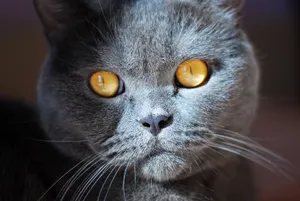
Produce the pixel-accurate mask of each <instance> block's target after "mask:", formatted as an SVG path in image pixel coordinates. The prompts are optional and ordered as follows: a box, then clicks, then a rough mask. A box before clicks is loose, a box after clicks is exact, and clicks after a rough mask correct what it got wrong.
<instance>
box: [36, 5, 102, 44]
mask: <svg viewBox="0 0 300 201" xmlns="http://www.w3.org/2000/svg"><path fill="white" fill-rule="evenodd" d="M95 1H96V0H95ZM101 1H103V0H101ZM88 2H92V3H89V4H88ZM93 3H94V2H93V0H92V1H87V0H34V5H35V8H36V11H37V13H38V15H39V18H40V20H41V22H42V24H43V26H44V30H45V32H46V35H47V37H48V39H49V41H50V43H53V42H57V41H60V40H63V38H64V37H65V34H66V33H67V32H68V30H70V29H71V28H72V27H75V26H76V25H78V24H79V23H81V22H83V21H84V20H85V19H86V18H87V17H88V16H89V15H91V13H92V12H93V10H92V9H90V8H91V7H92V4H93Z"/></svg>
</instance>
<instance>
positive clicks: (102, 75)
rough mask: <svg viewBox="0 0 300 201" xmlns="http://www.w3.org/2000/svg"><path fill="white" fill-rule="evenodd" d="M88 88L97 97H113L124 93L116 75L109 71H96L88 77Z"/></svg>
mask: <svg viewBox="0 0 300 201" xmlns="http://www.w3.org/2000/svg"><path fill="white" fill-rule="evenodd" d="M90 87H91V89H92V90H93V91H94V93H96V94H97V95H99V96H102V97H107V98H108V97H114V96H116V95H119V94H121V93H122V92H123V91H124V84H123V82H122V80H121V79H120V78H119V76H118V75H116V74H115V73H112V72H109V71H98V72H95V73H93V74H92V75H91V77H90Z"/></svg>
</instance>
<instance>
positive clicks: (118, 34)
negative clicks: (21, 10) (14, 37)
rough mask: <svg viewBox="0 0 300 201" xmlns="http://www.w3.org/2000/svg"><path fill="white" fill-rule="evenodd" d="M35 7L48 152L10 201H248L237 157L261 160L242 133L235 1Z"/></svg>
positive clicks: (252, 89) (255, 75)
mask: <svg viewBox="0 0 300 201" xmlns="http://www.w3.org/2000/svg"><path fill="white" fill-rule="evenodd" d="M35 6H36V9H37V12H38V14H39V16H40V19H41V21H42V24H43V27H44V30H45V34H46V36H47V41H48V44H49V51H48V54H47V57H46V59H45V62H44V65H43V67H42V71H41V74H40V79H39V82H38V87H37V103H38V113H39V116H40V119H41V125H42V129H43V131H45V134H46V136H47V138H48V139H49V141H51V142H53V143H52V144H54V145H55V148H53V151H49V152H45V153H49V154H50V155H54V156H53V157H52V158H51V157H50V156H49V155H47V154H45V153H44V154H43V152H42V151H41V150H39V149H38V151H37V152H41V155H43V156H42V157H40V158H43V160H44V161H45V160H46V161H47V162H45V163H42V164H47V165H44V166H43V165H40V166H42V167H45V168H40V169H42V170H41V172H44V173H43V175H44V176H45V178H47V179H40V177H39V174H38V173H35V174H34V175H35V176H34V180H33V179H32V177H30V178H29V179H31V180H32V181H33V182H35V184H34V185H33V186H34V187H33V188H31V189H29V191H30V190H31V191H36V193H30V196H29V195H27V196H26V195H24V196H23V197H22V199H19V201H21V200H30V201H31V200H47V201H53V200H64V201H69V200H75V201H85V200H89V201H97V200H101V201H102V200H106V201H121V200H123V201H150V200H151V201H208V200H211V201H248V200H249V201H251V200H254V188H253V183H252V182H253V181H252V176H251V171H250V169H249V165H248V161H247V160H246V159H250V160H253V161H255V162H258V163H260V164H262V165H265V166H267V167H268V166H269V165H270V164H268V160H265V158H264V157H262V156H261V155H260V153H261V152H263V148H261V147H260V146H259V145H257V144H256V143H254V142H252V141H251V140H250V139H248V138H247V137H246V135H247V133H248V131H249V127H250V125H251V122H252V119H253V117H254V115H255V111H256V107H257V99H258V85H259V69H258V64H257V61H256V58H255V55H254V52H253V48H252V45H251V44H250V42H249V41H248V39H247V36H246V35H245V33H244V32H243V30H242V29H241V28H240V27H239V12H240V8H241V2H240V1H239V0H108V1H105V0H35ZM45 139H46V138H45ZM45 141H46V140H45ZM39 144H43V143H41V142H40V143H39ZM44 144H47V143H44ZM39 146H41V145H39ZM44 146H46V145H44ZM44 146H41V147H44ZM47 146H49V145H47ZM49 149H50V150H51V148H49ZM49 149H48V150H49ZM57 150H58V152H57V153H56V151H57ZM54 153H55V154H56V155H55V154H54ZM56 159H57V161H56ZM38 164H39V163H38ZM71 164H72V165H71ZM76 164H77V165H76ZM49 167H51V168H49ZM67 167H68V168H67ZM70 168H71V169H70ZM46 170H47V171H46ZM36 175H38V176H36ZM43 178H44V177H43ZM50 181H51V182H50ZM36 189H38V190H36ZM53 189H54V190H53ZM25 197H26V198H25ZM7 200H10V199H7ZM11 200H13V199H11ZM5 201H6V200H5Z"/></svg>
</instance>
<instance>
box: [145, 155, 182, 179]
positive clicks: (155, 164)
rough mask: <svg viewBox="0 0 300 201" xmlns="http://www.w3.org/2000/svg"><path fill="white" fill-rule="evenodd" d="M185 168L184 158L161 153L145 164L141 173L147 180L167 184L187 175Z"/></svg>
mask: <svg viewBox="0 0 300 201" xmlns="http://www.w3.org/2000/svg"><path fill="white" fill-rule="evenodd" d="M185 166H186V163H185V160H184V159H183V158H181V157H179V156H176V155H174V154H172V153H160V154H158V155H156V156H153V157H151V158H149V159H147V161H145V162H144V163H143V165H142V167H141V173H142V176H143V177H144V178H145V179H153V180H155V181H157V182H166V181H170V180H176V179H178V177H180V176H181V175H182V174H183V173H185V169H184V167H185Z"/></svg>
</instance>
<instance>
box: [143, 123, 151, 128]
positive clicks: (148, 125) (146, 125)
mask: <svg viewBox="0 0 300 201" xmlns="http://www.w3.org/2000/svg"><path fill="white" fill-rule="evenodd" d="M142 125H143V126H144V127H147V128H150V127H151V126H150V124H148V123H142Z"/></svg>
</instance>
